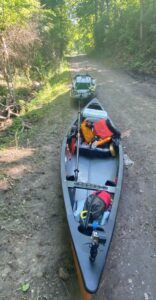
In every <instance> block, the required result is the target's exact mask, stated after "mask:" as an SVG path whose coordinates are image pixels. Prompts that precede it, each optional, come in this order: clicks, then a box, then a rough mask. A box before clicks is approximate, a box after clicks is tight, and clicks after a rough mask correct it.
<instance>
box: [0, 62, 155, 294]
mask: <svg viewBox="0 0 156 300" xmlns="http://www.w3.org/2000/svg"><path fill="white" fill-rule="evenodd" d="M86 66H87V71H88V72H89V73H90V74H91V75H93V76H95V78H96V79H97V85H98V92H97V93H98V98H99V99H100V101H101V102H102V104H103V105H104V107H105V108H106V110H107V111H108V112H109V114H110V116H111V117H112V119H113V120H114V123H115V124H116V125H117V126H118V127H119V128H120V129H121V131H126V130H130V136H129V137H127V138H124V139H123V145H124V150H125V152H126V153H127V154H128V156H129V157H130V158H131V159H132V160H133V161H134V165H133V166H131V167H128V168H125V174H124V183H123V191H122V197H121V201H120V207H119V211H118V217H117V224H116V228H115V233H114V237H113V241H112V244H111V248H110V251H109V255H108V259H107V264H106V268H105V272H104V276H103V278H102V281H101V285H100V288H99V291H98V293H97V295H96V296H94V299H96V300H155V297H156V284H155V283H156V282H155V278H156V233H155V232H156V223H155V215H156V205H155V195H156V183H155V182H156V171H155V170H156V159H155V158H156V133H155V119H156V118H155V113H156V97H155V95H156V86H155V85H154V83H150V82H144V81H142V80H138V79H137V80H136V79H134V78H132V77H131V76H129V75H128V74H126V73H124V72H121V71H117V70H111V69H109V68H105V67H104V66H103V65H102V64H101V63H99V62H96V61H94V60H89V59H87V58H86V57H83V56H82V57H78V58H73V59H71V71H72V72H73V74H74V73H79V72H83V71H85V70H86ZM47 111H48V115H47V119H46V120H44V121H43V123H42V124H40V132H39V133H38V134H37V136H36V138H35V139H34V140H33V141H29V143H27V145H26V146H24V147H23V148H22V149H21V148H20V149H8V151H7V152H5V153H3V152H1V153H0V163H1V170H2V171H3V172H2V173H3V174H4V176H2V175H1V178H0V183H2V184H1V185H0V209H1V211H0V220H1V221H0V229H1V230H0V241H1V243H0V274H1V276H0V299H1V300H10V299H11V300H15V299H16V300H24V299H25V300H28V299H29V300H30V299H32V300H67V299H69V300H70V299H75V300H80V294H79V289H78V287H77V280H76V274H75V271H74V267H73V260H72V255H71V250H70V243H69V238H68V230H67V225H66V219H65V214H64V206H63V200H62V194H61V188H60V179H59V176H60V171H59V159H60V141H61V139H62V137H63V135H64V133H65V130H66V128H67V127H68V125H69V124H70V121H71V120H72V118H73V114H76V108H75V107H74V105H73V103H72V102H71V101H69V93H68V94H66V95H64V96H63V97H59V98H58V99H56V100H55V101H54V103H52V104H50V105H48V107H47ZM62 241H63V242H62ZM62 269H63V270H62ZM62 273H65V274H62ZM62 277H63V278H64V280H62V279H61V278H62ZM24 282H27V283H29V285H30V287H29V289H28V291H27V292H25V293H24V292H22V291H21V289H20V284H21V283H24Z"/></svg>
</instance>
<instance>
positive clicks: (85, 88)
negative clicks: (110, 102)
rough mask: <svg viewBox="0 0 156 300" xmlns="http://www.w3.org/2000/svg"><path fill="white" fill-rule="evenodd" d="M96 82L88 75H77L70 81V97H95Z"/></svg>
mask: <svg viewBox="0 0 156 300" xmlns="http://www.w3.org/2000/svg"><path fill="white" fill-rule="evenodd" d="M95 92H96V80H95V79H94V78H92V77H91V76H90V75H89V74H78V75H76V76H75V77H74V78H73V80H72V88H71V97H72V98H74V99H78V100H80V99H91V98H93V97H95Z"/></svg>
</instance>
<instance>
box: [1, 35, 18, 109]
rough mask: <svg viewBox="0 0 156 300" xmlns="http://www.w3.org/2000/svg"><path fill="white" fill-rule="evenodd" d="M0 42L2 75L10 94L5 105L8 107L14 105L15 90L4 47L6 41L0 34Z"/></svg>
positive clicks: (6, 49)
mask: <svg viewBox="0 0 156 300" xmlns="http://www.w3.org/2000/svg"><path fill="white" fill-rule="evenodd" d="M0 42H1V45H2V53H3V61H2V65H3V75H4V78H5V80H6V83H7V87H8V91H9V94H10V97H9V99H8V100H7V103H6V105H7V106H9V105H11V104H13V105H16V99H15V90H14V86H13V80H12V74H11V70H10V65H9V53H8V48H7V45H6V41H5V38H4V36H3V35H2V34H1V35H0Z"/></svg>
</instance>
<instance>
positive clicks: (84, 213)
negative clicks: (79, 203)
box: [80, 210, 88, 220]
mask: <svg viewBox="0 0 156 300" xmlns="http://www.w3.org/2000/svg"><path fill="white" fill-rule="evenodd" d="M87 213H88V210H83V211H81V213H80V217H81V219H82V220H84V219H86V218H87Z"/></svg>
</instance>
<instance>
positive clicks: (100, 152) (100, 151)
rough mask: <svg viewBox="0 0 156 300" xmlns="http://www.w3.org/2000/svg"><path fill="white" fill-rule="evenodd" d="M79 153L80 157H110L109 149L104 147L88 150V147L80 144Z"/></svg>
mask: <svg viewBox="0 0 156 300" xmlns="http://www.w3.org/2000/svg"><path fill="white" fill-rule="evenodd" d="M79 153H80V154H82V155H90V156H95V157H96V156H99V157H108V156H111V153H110V150H109V147H108V146H107V145H105V147H104V148H99V147H98V148H95V149H92V148H90V146H89V145H87V144H85V143H82V144H80V146H79Z"/></svg>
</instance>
